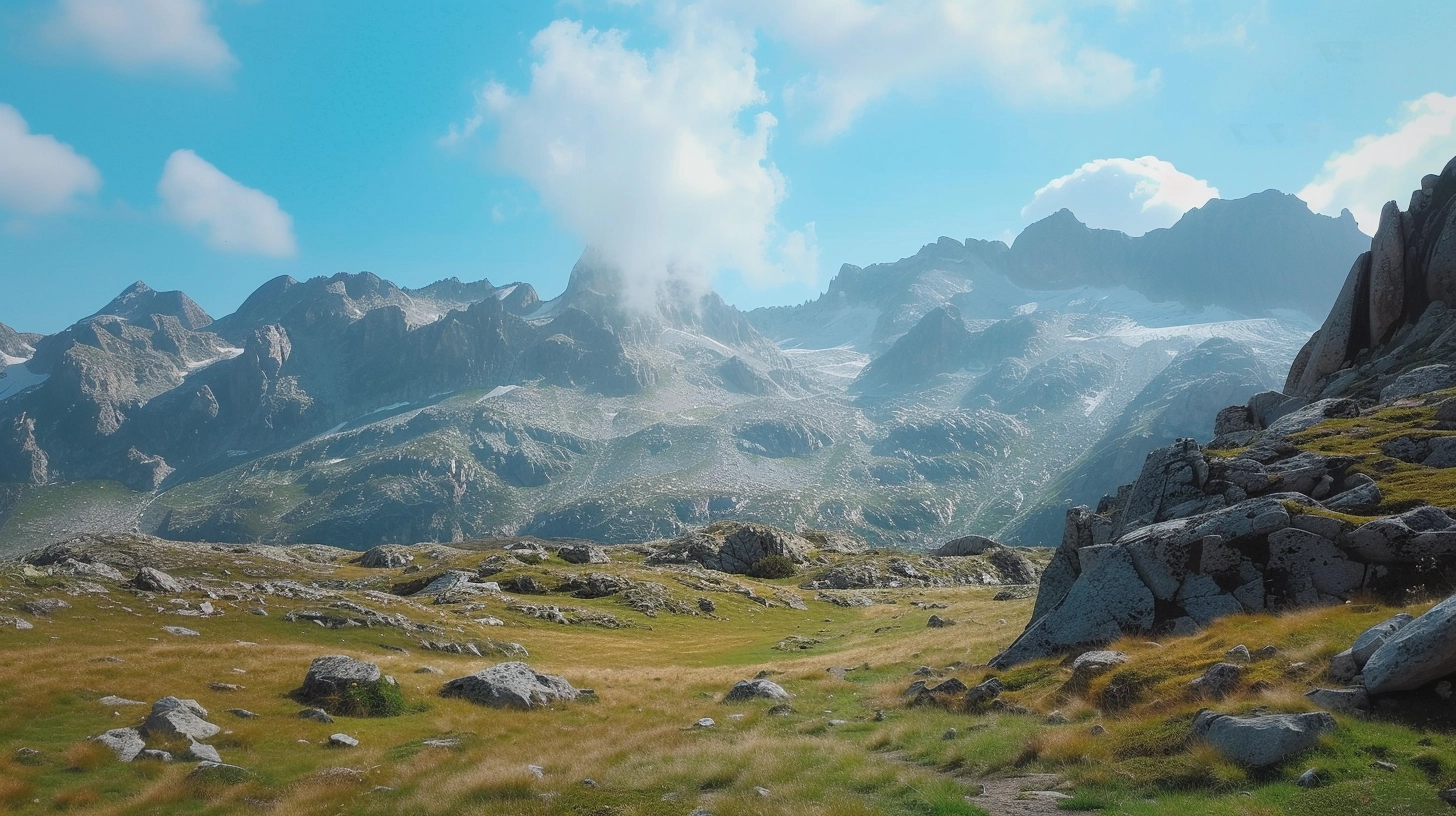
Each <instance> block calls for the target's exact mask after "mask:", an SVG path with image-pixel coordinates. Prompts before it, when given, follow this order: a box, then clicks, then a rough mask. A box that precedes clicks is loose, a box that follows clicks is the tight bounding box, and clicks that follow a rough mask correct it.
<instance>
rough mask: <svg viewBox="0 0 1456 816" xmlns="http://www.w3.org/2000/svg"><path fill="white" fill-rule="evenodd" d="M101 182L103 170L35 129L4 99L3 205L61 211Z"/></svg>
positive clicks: (0, 112)
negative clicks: (32, 129)
mask: <svg viewBox="0 0 1456 816" xmlns="http://www.w3.org/2000/svg"><path fill="white" fill-rule="evenodd" d="M100 187H101V173H100V172H98V171H97V170H96V166H95V165H93V164H92V163H91V162H90V161H89V160H88V159H87V158H86V157H85V156H82V155H80V154H79V153H77V152H76V151H75V150H74V149H73V148H72V147H71V146H70V145H68V144H64V143H62V142H59V141H56V138H55V137H54V136H49V135H46V134H44V133H31V132H30V126H29V125H27V124H26V122H25V118H24V117H22V116H21V115H20V111H17V110H16V109H15V108H13V107H11V106H9V105H6V104H3V103H0V206H3V207H5V208H6V209H8V210H13V211H15V212H19V213H24V214H27V215H41V214H44V213H53V212H59V211H61V210H64V209H66V208H68V207H70V206H71V205H72V204H73V203H74V202H75V200H76V198H77V197H79V196H84V195H89V194H92V193H95V192H96V191H97V190H98V189H100Z"/></svg>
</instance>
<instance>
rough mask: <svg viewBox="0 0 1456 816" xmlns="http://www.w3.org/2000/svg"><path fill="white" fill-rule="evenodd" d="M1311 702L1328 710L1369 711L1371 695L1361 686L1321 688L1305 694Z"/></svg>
mask: <svg viewBox="0 0 1456 816" xmlns="http://www.w3.org/2000/svg"><path fill="white" fill-rule="evenodd" d="M1304 696H1305V697H1306V698H1308V699H1309V701H1310V702H1312V703H1314V704H1315V705H1317V706H1319V707H1320V708H1323V709H1325V710H1327V711H1339V712H1353V711H1369V710H1370V695H1369V694H1368V693H1367V692H1366V691H1365V689H1363V688H1360V687H1359V686H1355V687H1351V688H1343V689H1324V688H1319V689H1315V690H1314V691H1311V692H1308V693H1306V694H1305V695H1304Z"/></svg>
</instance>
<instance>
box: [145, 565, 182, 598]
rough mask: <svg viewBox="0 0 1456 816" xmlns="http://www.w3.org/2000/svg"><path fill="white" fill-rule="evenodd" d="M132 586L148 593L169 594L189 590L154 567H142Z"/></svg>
mask: <svg viewBox="0 0 1456 816" xmlns="http://www.w3.org/2000/svg"><path fill="white" fill-rule="evenodd" d="M131 585H132V586H134V587H136V588H137V589H141V590H145V591H147V592H161V593H167V594H175V593H178V592H184V591H186V589H187V587H186V586H184V585H183V583H182V582H181V581H179V580H177V579H176V578H173V577H172V576H170V575H168V574H167V573H165V572H162V571H161V570H159V569H154V568H152V567H142V568H141V569H140V570H137V574H136V577H135V578H133V579H131Z"/></svg>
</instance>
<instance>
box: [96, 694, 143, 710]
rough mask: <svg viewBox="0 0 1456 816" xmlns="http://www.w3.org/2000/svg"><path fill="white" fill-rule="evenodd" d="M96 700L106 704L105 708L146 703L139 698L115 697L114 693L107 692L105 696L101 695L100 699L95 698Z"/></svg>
mask: <svg viewBox="0 0 1456 816" xmlns="http://www.w3.org/2000/svg"><path fill="white" fill-rule="evenodd" d="M96 702H98V703H100V704H102V705H104V706H106V707H107V708H118V707H120V706H139V705H146V703H144V702H142V701H141V700H128V699H126V698H125V697H117V696H116V695H115V694H108V695H106V696H105V697H102V698H101V699H100V700H97V701H96Z"/></svg>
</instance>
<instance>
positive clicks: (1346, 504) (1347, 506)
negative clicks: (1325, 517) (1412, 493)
mask: <svg viewBox="0 0 1456 816" xmlns="http://www.w3.org/2000/svg"><path fill="white" fill-rule="evenodd" d="M1345 488H1346V489H1345V490H1343V491H1341V492H1340V493H1338V494H1336V495H1335V496H1333V497H1331V498H1329V499H1327V500H1325V501H1324V502H1322V503H1323V504H1324V506H1325V507H1327V508H1329V509H1330V510H1336V511H1340V512H1345V511H1349V510H1354V509H1358V508H1362V507H1372V506H1374V505H1377V504H1380V503H1381V502H1383V501H1385V494H1384V493H1381V492H1380V487H1379V485H1377V484H1375V480H1374V479H1372V478H1370V477H1369V476H1366V475H1365V474H1363V473H1355V474H1352V475H1350V476H1349V477H1347V478H1346V479H1345ZM1301 518H1304V517H1303V516H1301ZM1333 520H1334V519H1332V521H1333Z"/></svg>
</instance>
